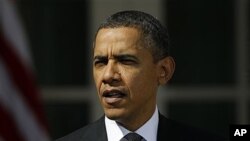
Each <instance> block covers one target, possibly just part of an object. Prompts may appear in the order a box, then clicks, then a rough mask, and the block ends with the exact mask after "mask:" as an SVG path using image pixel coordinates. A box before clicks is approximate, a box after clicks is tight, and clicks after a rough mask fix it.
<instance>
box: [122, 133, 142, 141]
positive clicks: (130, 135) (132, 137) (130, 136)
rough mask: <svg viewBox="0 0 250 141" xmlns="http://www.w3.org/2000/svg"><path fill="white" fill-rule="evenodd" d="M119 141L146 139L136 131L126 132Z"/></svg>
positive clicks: (140, 140)
mask: <svg viewBox="0 0 250 141" xmlns="http://www.w3.org/2000/svg"><path fill="white" fill-rule="evenodd" d="M120 141H146V140H145V139H144V138H143V137H142V136H140V135H139V134H137V133H128V134H127V135H126V136H124V137H123V138H122V139H121V140H120Z"/></svg>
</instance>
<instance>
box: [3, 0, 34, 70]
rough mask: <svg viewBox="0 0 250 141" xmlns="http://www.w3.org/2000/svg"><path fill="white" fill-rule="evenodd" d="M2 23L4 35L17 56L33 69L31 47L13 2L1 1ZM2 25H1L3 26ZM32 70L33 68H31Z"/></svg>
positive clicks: (8, 0)
mask: <svg viewBox="0 0 250 141" xmlns="http://www.w3.org/2000/svg"><path fill="white" fill-rule="evenodd" d="M1 1H2V2H1V3H0V4H2V5H1V9H0V10H1V13H0V14H2V15H1V16H0V18H2V19H1V20H0V21H2V23H1V24H2V28H3V29H2V30H3V34H4V36H5V37H6V39H7V41H8V42H9V43H11V44H12V46H13V47H14V48H15V50H16V52H17V54H18V55H19V56H20V58H22V59H23V61H24V63H25V65H28V66H29V67H31V63H32V62H31V59H30V52H29V48H28V47H29V45H28V42H27V38H26V35H25V32H24V30H23V27H22V24H21V23H20V21H21V20H20V19H19V16H18V15H17V13H18V12H16V9H15V5H14V4H13V1H12V0H1ZM1 24H0V25H1ZM31 69H32V68H31Z"/></svg>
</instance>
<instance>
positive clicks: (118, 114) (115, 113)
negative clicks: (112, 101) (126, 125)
mask: <svg viewBox="0 0 250 141" xmlns="http://www.w3.org/2000/svg"><path fill="white" fill-rule="evenodd" d="M104 113H105V115H106V116H107V117H108V118H109V119H111V120H121V119H122V118H124V115H125V113H124V111H122V110H121V109H104Z"/></svg>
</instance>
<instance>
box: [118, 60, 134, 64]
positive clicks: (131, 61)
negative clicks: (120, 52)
mask: <svg viewBox="0 0 250 141" xmlns="http://www.w3.org/2000/svg"><path fill="white" fill-rule="evenodd" d="M119 61H120V62H121V63H122V64H124V65H134V64H137V62H136V61H135V60H132V59H121V60H119Z"/></svg>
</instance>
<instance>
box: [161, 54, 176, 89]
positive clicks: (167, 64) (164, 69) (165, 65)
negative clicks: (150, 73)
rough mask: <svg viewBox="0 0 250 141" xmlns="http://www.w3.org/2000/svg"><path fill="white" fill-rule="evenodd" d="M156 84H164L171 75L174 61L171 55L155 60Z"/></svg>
mask: <svg viewBox="0 0 250 141" xmlns="http://www.w3.org/2000/svg"><path fill="white" fill-rule="evenodd" d="M157 68H158V71H157V73H158V74H157V75H158V84H159V85H164V84H166V83H167V82H168V81H169V80H170V79H171V78H172V76H173V74H174V70H175V62H174V59H173V58H172V57H171V56H168V57H165V58H164V59H162V60H160V61H158V62H157Z"/></svg>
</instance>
